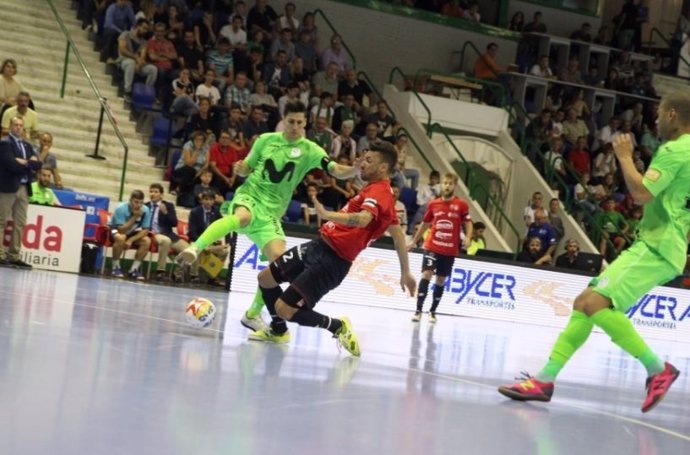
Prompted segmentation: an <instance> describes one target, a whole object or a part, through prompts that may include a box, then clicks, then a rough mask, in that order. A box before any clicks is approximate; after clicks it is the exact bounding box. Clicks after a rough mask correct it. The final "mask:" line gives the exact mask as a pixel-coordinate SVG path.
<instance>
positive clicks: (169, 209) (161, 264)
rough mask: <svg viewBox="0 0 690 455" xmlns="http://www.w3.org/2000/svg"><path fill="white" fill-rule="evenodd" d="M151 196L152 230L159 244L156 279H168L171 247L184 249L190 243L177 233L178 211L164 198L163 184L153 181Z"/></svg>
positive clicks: (178, 249)
mask: <svg viewBox="0 0 690 455" xmlns="http://www.w3.org/2000/svg"><path fill="white" fill-rule="evenodd" d="M149 197H150V198H151V200H150V201H149V202H147V203H146V206H147V207H148V208H149V209H150V210H151V232H152V233H153V238H154V241H155V242H156V244H157V245H158V268H157V270H156V280H159V281H167V280H168V273H167V272H166V265H167V262H168V255H169V254H170V248H171V247H172V248H174V249H175V250H176V251H182V250H184V249H185V248H187V247H189V244H188V243H187V242H185V241H184V240H182V239H181V238H180V237H179V236H178V235H177V233H176V232H175V231H176V229H177V213H176V212H175V205H174V204H173V203H172V202H168V201H164V200H163V185H161V184H160V183H152V184H151V185H150V186H149Z"/></svg>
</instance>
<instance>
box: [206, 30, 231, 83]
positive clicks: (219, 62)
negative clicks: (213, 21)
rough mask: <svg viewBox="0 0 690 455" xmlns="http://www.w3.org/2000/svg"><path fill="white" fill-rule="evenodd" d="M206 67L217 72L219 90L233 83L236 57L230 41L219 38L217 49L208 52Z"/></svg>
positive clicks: (222, 37) (216, 81)
mask: <svg viewBox="0 0 690 455" xmlns="http://www.w3.org/2000/svg"><path fill="white" fill-rule="evenodd" d="M206 67H207V68H209V69H212V70H214V71H215V72H216V80H215V81H214V82H215V83H216V84H218V90H219V91H220V92H222V91H223V90H224V89H225V87H226V86H227V85H229V84H232V82H233V80H234V79H235V67H234V59H233V58H232V52H230V41H229V40H228V39H227V38H226V37H224V36H221V37H220V38H219V39H218V46H217V47H216V49H214V50H212V51H211V52H209V53H208V56H207V57H206Z"/></svg>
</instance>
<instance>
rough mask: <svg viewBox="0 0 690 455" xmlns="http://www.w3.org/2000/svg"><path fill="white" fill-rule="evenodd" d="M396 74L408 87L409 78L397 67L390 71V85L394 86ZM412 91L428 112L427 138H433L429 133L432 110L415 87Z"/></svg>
mask: <svg viewBox="0 0 690 455" xmlns="http://www.w3.org/2000/svg"><path fill="white" fill-rule="evenodd" d="M396 73H397V74H399V75H400V76H402V79H403V87H406V85H405V84H406V82H407V76H405V73H403V72H402V70H401V69H400V68H399V67H397V66H394V67H393V68H392V69H391V70H390V73H388V83H389V84H393V79H394V77H395V74H396ZM410 91H411V92H412V93H413V94H414V96H415V97H416V98H417V99H418V100H419V102H420V103H421V104H422V107H423V108H424V110H425V111H426V116H427V121H426V126H425V130H426V134H427V136H429V137H431V133H430V132H429V131H430V128H431V109H429V106H427V104H426V103H425V102H424V100H423V99H422V97H421V96H419V93H417V90H416V89H415V87H414V86H413V87H412V90H410Z"/></svg>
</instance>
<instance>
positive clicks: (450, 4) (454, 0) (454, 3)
mask: <svg viewBox="0 0 690 455" xmlns="http://www.w3.org/2000/svg"><path fill="white" fill-rule="evenodd" d="M441 14H442V15H444V16H448V17H457V18H464V17H465V12H464V11H463V10H462V7H461V6H460V0H446V1H445V3H444V4H443V6H441Z"/></svg>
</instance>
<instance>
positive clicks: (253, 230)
mask: <svg viewBox="0 0 690 455" xmlns="http://www.w3.org/2000/svg"><path fill="white" fill-rule="evenodd" d="M237 207H245V208H246V209H247V210H249V211H250V212H251V214H252V221H251V222H250V223H249V224H248V225H247V226H245V227H243V228H240V229H238V230H237V232H239V233H240V234H244V235H246V236H247V237H248V238H249V240H251V241H252V242H254V244H256V246H258V247H259V251H261V252H263V249H264V247H265V246H266V245H267V244H268V243H269V242H271V241H272V240H282V241H285V232H284V231H283V225H282V224H281V222H280V218H281V217H282V213H276V212H275V211H271V209H269V208H266V207H264V206H263V205H262V204H261V201H259V200H257V199H256V198H255V197H254V196H251V195H249V194H246V193H235V196H234V197H233V198H232V201H230V207H229V210H228V213H234V212H235V209H236V208H237Z"/></svg>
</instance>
